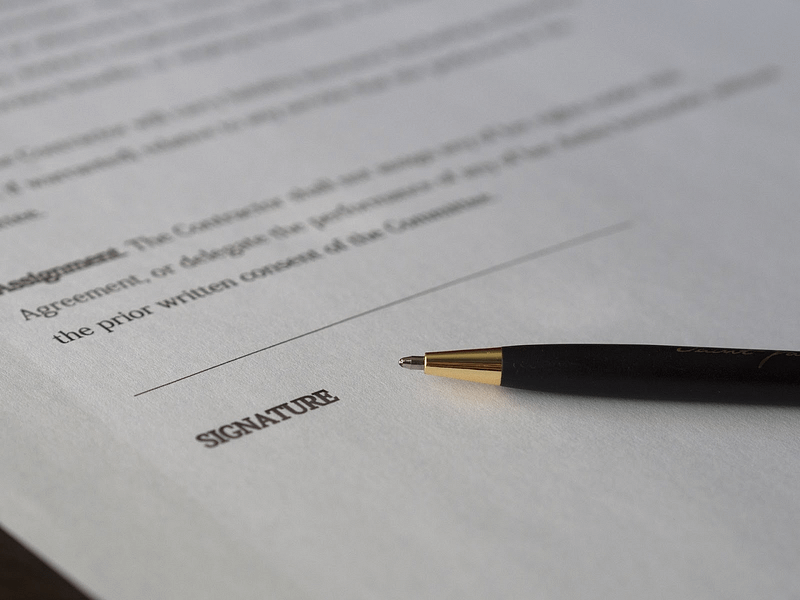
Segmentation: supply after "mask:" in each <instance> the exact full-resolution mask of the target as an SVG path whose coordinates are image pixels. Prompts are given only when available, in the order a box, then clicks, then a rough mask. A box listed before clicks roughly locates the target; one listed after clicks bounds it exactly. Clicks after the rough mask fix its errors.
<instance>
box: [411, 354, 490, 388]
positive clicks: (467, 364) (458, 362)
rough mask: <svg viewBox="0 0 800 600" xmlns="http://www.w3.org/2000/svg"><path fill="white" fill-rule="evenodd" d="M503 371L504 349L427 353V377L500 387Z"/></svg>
mask: <svg viewBox="0 0 800 600" xmlns="http://www.w3.org/2000/svg"><path fill="white" fill-rule="evenodd" d="M502 371H503V349H502V348H482V349H479V350H457V351H454V352H426V353H425V374H426V375H438V376H440V377H450V378H452V379H464V380H466V381H475V382H477V383H488V384H491V385H500V380H501V379H502V375H503V373H502Z"/></svg>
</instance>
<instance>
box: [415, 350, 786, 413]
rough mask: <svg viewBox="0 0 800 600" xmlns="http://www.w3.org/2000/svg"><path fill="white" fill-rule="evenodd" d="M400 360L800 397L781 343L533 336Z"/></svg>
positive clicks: (623, 393)
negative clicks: (521, 342) (747, 345)
mask: <svg viewBox="0 0 800 600" xmlns="http://www.w3.org/2000/svg"><path fill="white" fill-rule="evenodd" d="M400 366H401V367H404V368H406V369H414V370H420V371H424V372H425V373H426V374H428V375H440V376H442V377H451V378H455V379H465V380H467V381H476V382H479V383H488V384H493V385H502V386H506V387H513V388H521V389H526V390H538V391H543V392H554V393H562V394H572V395H579V396H606V397H620V398H643V399H648V398H649V399H666V398H674V399H682V400H714V401H722V402H725V401H732V402H747V403H768V404H771V403H781V404H800V352H797V351H788V350H749V349H744V348H702V347H696V346H656V345H638V344H538V345H531V346H505V347H502V348H482V349H478V350H456V351H450V352H426V353H425V356H407V357H405V358H401V359H400Z"/></svg>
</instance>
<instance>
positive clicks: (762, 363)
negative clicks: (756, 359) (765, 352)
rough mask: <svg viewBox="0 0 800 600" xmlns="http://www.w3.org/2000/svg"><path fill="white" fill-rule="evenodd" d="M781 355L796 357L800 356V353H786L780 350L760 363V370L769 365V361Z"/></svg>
mask: <svg viewBox="0 0 800 600" xmlns="http://www.w3.org/2000/svg"><path fill="white" fill-rule="evenodd" d="M781 354H783V355H784V356H795V357H797V356H800V352H784V351H782V350H779V351H777V352H773V353H772V354H770V355H769V356H767V357H765V358H764V360H762V361H761V362H760V363H758V368H759V369H760V368H761V367H763V366H764V365H765V364H766V363H767V361H768V360H769V359H770V358H772V357H773V356H780V355H781Z"/></svg>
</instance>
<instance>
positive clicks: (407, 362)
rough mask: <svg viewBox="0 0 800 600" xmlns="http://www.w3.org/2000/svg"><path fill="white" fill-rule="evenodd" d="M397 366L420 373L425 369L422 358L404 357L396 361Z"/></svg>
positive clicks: (423, 358)
mask: <svg viewBox="0 0 800 600" xmlns="http://www.w3.org/2000/svg"><path fill="white" fill-rule="evenodd" d="M398 364H399V365H400V366H401V367H403V368H404V369H413V370H414V371H422V370H423V369H424V368H425V357H424V356H406V357H404V358H401V359H400V360H399V361H398Z"/></svg>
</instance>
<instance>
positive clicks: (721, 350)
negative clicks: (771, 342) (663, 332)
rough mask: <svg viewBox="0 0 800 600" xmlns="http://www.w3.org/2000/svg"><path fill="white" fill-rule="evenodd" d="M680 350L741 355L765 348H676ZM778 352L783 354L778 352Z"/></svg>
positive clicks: (749, 354) (747, 354)
mask: <svg viewBox="0 0 800 600" xmlns="http://www.w3.org/2000/svg"><path fill="white" fill-rule="evenodd" d="M675 350H677V351H678V352H694V353H695V354H739V355H741V356H751V355H753V354H755V353H756V352H764V351H763V350H740V349H736V348H675ZM776 354H782V353H781V352H777V353H776Z"/></svg>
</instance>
